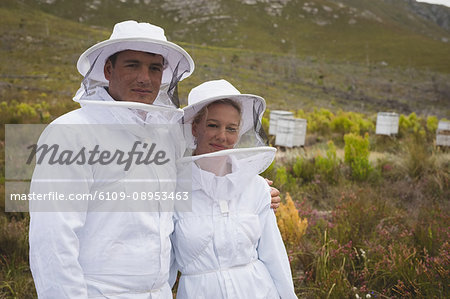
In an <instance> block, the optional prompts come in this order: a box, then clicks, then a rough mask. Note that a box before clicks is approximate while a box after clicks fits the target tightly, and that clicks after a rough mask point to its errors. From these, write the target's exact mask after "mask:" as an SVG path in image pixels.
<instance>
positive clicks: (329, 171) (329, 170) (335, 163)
mask: <svg viewBox="0 0 450 299" xmlns="http://www.w3.org/2000/svg"><path fill="white" fill-rule="evenodd" d="M326 155H327V156H326V158H324V157H322V156H317V157H316V159H315V167H316V172H317V173H318V174H320V175H321V176H322V177H324V178H325V179H326V180H327V181H328V182H329V183H335V182H337V180H338V177H339V159H338V158H337V156H336V146H335V145H334V143H333V141H329V142H328V149H327V153H326Z"/></svg>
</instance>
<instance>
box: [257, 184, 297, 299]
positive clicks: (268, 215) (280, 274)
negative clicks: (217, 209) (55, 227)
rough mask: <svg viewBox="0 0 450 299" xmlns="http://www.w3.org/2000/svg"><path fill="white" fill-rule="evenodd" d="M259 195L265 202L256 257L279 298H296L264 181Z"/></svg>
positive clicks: (289, 269) (267, 188) (268, 192)
mask: <svg viewBox="0 0 450 299" xmlns="http://www.w3.org/2000/svg"><path fill="white" fill-rule="evenodd" d="M264 184H265V186H264V188H262V190H264V192H262V194H261V195H260V196H261V197H262V198H264V201H263V202H265V203H266V204H265V205H263V206H262V209H261V210H260V212H259V213H258V214H259V221H260V224H261V238H260V239H259V243H258V248H257V250H258V257H259V259H260V260H261V261H262V262H263V263H264V265H265V266H266V268H267V269H268V271H269V273H270V276H271V277H272V279H273V282H274V284H275V286H276V288H277V291H278V294H279V295H280V297H281V298H283V299H284V298H297V296H296V294H295V292H294V284H293V281H292V273H291V268H290V265H289V259H288V256H287V253H286V248H285V247H284V243H283V239H282V238H281V234H280V231H279V229H278V226H277V221H276V218H275V213H274V212H273V210H272V209H271V208H270V200H271V197H270V188H269V186H268V185H267V183H266V182H264Z"/></svg>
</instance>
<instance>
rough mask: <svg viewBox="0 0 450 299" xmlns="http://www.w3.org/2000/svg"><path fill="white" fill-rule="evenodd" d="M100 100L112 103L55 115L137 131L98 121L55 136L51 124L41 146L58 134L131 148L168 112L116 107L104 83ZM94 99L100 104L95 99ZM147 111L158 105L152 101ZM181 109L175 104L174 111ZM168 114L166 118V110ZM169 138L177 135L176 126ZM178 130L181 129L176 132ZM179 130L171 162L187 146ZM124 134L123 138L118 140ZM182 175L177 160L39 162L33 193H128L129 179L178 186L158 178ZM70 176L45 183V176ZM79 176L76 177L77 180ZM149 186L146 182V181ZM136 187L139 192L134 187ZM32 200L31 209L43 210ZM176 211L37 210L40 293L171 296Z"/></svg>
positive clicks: (33, 250)
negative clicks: (135, 164) (103, 128)
mask: <svg viewBox="0 0 450 299" xmlns="http://www.w3.org/2000/svg"><path fill="white" fill-rule="evenodd" d="M95 96H96V97H97V99H98V101H99V102H101V101H105V102H110V103H111V105H110V106H106V105H89V104H86V103H90V102H89V101H86V102H83V103H84V104H86V105H84V106H83V107H82V108H81V109H78V110H75V111H72V112H70V113H67V114H65V115H63V116H62V117H60V118H58V119H57V120H55V121H54V122H53V123H52V125H57V124H58V125H63V124H84V125H93V124H116V125H128V124H133V125H135V126H136V128H137V129H135V130H132V131H126V130H111V132H110V135H108V136H106V138H105V136H99V134H98V132H96V129H95V127H92V128H91V129H89V127H88V130H81V131H80V130H77V129H76V128H77V127H74V126H71V127H68V130H67V131H65V134H64V135H61V134H58V135H57V136H56V137H55V136H52V128H54V127H52V125H50V126H49V127H48V128H47V130H46V131H45V132H44V134H43V135H42V136H41V139H40V141H39V143H40V144H42V143H46V142H50V143H51V142H52V141H53V140H52V139H54V138H57V139H58V144H60V145H63V148H71V147H72V146H73V147H76V146H78V147H79V145H80V144H83V145H86V147H87V148H89V147H90V146H92V145H94V144H99V145H101V146H102V147H104V148H111V149H113V148H115V147H116V148H117V146H125V145H126V144H127V143H129V142H133V141H134V140H136V139H139V140H145V138H146V137H148V136H146V132H148V131H145V130H144V129H141V128H144V127H145V126H146V125H147V124H151V123H164V122H165V121H167V119H165V118H164V117H162V115H163V114H158V113H156V112H158V111H153V112H155V113H153V112H151V113H147V112H146V111H143V110H142V109H138V110H136V109H135V108H136V107H132V108H133V109H130V108H127V107H122V106H120V105H122V104H120V103H118V105H116V106H114V103H115V102H113V100H112V99H111V98H110V96H109V95H108V93H107V92H106V91H105V90H104V89H103V88H98V89H96V93H95ZM92 103H95V101H93V102H92ZM147 110H151V108H150V107H148V109H147ZM174 110H175V109H174ZM158 115H159V116H161V117H159V116H158ZM170 133H171V134H172V135H171V134H167V136H169V135H170V136H172V137H171V138H173V136H176V134H175V133H176V132H173V130H172V132H170ZM173 134H175V135H173ZM180 136H181V135H178V137H177V138H178V139H177V142H176V144H175V142H174V141H173V140H172V143H174V144H175V146H173V150H172V151H171V152H170V153H168V155H169V156H170V158H171V159H172V161H175V159H176V158H177V157H180V155H181V153H182V152H184V146H183V142H182V141H181V138H180ZM117 140H120V141H121V143H123V144H116V142H117ZM161 176H164V177H174V178H175V176H176V168H175V165H174V163H171V164H167V165H164V167H163V168H161V167H160V168H158V169H155V168H154V167H152V166H149V167H145V168H142V167H141V168H139V169H138V170H135V169H130V171H124V168H123V165H120V166H118V165H116V166H114V165H108V167H99V166H97V165H80V166H77V167H61V168H58V171H56V172H55V171H52V170H51V169H49V168H48V167H39V166H37V167H36V169H35V172H34V174H33V180H32V185H31V192H36V193H46V192H49V191H61V192H66V193H68V192H74V193H78V194H83V193H86V194H87V193H89V194H93V193H94V192H96V191H97V192H101V191H104V192H128V191H130V190H129V189H130V188H131V187H130V185H129V183H127V181H128V180H133V179H135V178H143V177H144V178H151V179H156V183H157V186H156V187H155V188H156V190H157V188H165V189H164V191H170V188H172V189H173V190H174V189H175V186H174V184H172V185H170V184H169V185H164V186H162V185H161V183H160V182H158V178H159V177H161ZM48 178H57V179H58V180H64V179H67V180H68V183H62V184H57V183H56V180H50V181H48V182H46V183H45V182H41V181H39V179H48ZM74 179H77V180H78V181H76V182H74V181H73V180H74ZM139 187H140V188H142V190H148V186H147V185H146V184H144V183H142V184H140V185H139ZM132 191H135V189H133V190H132ZM37 204H38V203H36V204H35V203H32V204H31V205H30V210H34V209H33V208H37V206H36V205H37ZM172 214H173V213H172V212H158V211H157V212H126V211H119V212H92V211H91V210H88V211H80V212H30V234H29V242H30V267H31V271H32V274H33V278H34V281H35V285H36V290H37V293H38V296H39V298H52V299H53V298H58V299H60V298H88V297H89V298H139V299H140V298H164V299H168V298H172V293H171V289H170V286H169V284H168V282H167V280H168V276H169V274H168V270H169V266H170V262H171V261H170V259H171V257H170V252H171V242H170V238H169V235H170V234H171V233H172V231H173V220H172Z"/></svg>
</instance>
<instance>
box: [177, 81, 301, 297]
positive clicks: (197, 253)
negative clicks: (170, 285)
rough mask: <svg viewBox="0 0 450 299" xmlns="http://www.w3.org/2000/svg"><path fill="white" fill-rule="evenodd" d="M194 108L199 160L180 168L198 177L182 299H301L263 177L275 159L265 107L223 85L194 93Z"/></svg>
mask: <svg viewBox="0 0 450 299" xmlns="http://www.w3.org/2000/svg"><path fill="white" fill-rule="evenodd" d="M188 102H189V105H188V106H187V107H186V108H185V109H184V110H185V116H184V117H185V119H184V120H185V124H187V128H188V130H187V133H188V135H191V137H192V138H191V139H192V140H193V141H194V142H193V143H191V145H192V148H193V154H192V156H189V157H185V158H183V159H181V160H180V161H179V162H178V166H179V175H180V176H182V177H183V178H186V177H188V176H191V177H192V182H190V183H191V186H189V187H192V190H191V194H192V212H176V213H175V230H174V234H173V238H172V241H173V246H174V251H175V257H176V263H175V264H174V267H175V268H176V269H178V270H179V271H180V272H181V273H182V276H181V278H180V281H179V286H178V290H177V298H196V299H197V298H280V297H281V298H297V297H296V295H295V293H294V287H293V283H292V276H291V271H290V268H289V261H288V258H287V254H286V250H285V248H284V245H283V241H282V239H281V236H280V232H279V230H278V227H277V224H276V219H275V215H274V213H273V211H272V210H271V209H270V189H269V186H268V185H267V183H266V182H265V180H264V179H263V178H262V177H260V176H259V175H258V174H259V173H261V172H262V171H264V170H265V169H266V168H267V167H268V166H269V165H270V163H271V162H272V161H273V159H274V155H275V149H274V148H271V147H266V146H264V141H263V139H264V138H263V134H262V133H263V131H262V130H261V123H260V120H261V117H262V113H263V112H264V109H265V102H264V99H263V98H261V97H258V96H254V95H247V94H241V93H240V92H239V91H238V90H237V89H236V88H234V87H233V86H232V85H231V84H230V83H228V82H227V81H225V80H216V81H208V82H205V83H203V84H201V85H199V86H197V87H196V88H194V89H193V90H192V91H191V92H190V94H189V98H188ZM249 146H250V147H249ZM238 147H244V148H238ZM179 181H180V182H183V181H186V180H183V179H179ZM172 273H173V271H172Z"/></svg>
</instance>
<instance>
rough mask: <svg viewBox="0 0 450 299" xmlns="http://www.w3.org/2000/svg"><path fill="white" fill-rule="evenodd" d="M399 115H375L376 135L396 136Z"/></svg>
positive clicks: (388, 113)
mask: <svg viewBox="0 0 450 299" xmlns="http://www.w3.org/2000/svg"><path fill="white" fill-rule="evenodd" d="M398 120H399V115H398V114H397V113H395V112H379V113H378V115H377V127H376V130H375V133H376V134H377V135H389V136H390V135H395V134H398Z"/></svg>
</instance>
